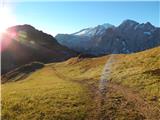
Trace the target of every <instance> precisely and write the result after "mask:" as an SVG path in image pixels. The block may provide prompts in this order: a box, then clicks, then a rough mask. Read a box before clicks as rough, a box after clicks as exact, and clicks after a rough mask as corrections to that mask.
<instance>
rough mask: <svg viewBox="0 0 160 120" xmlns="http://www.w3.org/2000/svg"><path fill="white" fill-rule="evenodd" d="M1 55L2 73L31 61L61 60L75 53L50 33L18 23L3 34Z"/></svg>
mask: <svg viewBox="0 0 160 120" xmlns="http://www.w3.org/2000/svg"><path fill="white" fill-rule="evenodd" d="M1 55H2V57H1V58H2V68H1V69H2V74H3V73H6V72H8V71H10V70H12V69H13V68H16V67H18V66H21V65H24V64H27V63H30V62H33V61H40V62H44V63H48V62H57V61H63V60H66V59H68V58H70V57H72V56H75V55H76V53H75V52H74V51H72V50H70V49H68V48H67V47H64V46H62V45H60V44H59V43H58V42H57V41H56V39H55V38H53V37H52V36H51V35H48V34H46V33H43V32H42V31H39V30H36V29H35V28H34V27H32V26H30V25H18V26H14V27H11V28H9V29H8V30H7V32H6V33H5V34H4V35H3V37H2V40H1Z"/></svg>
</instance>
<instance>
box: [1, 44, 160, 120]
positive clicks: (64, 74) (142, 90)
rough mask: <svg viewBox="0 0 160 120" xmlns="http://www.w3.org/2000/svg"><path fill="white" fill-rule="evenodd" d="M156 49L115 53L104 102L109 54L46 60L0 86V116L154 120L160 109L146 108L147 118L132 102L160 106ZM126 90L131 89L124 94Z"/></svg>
mask: <svg viewBox="0 0 160 120" xmlns="http://www.w3.org/2000/svg"><path fill="white" fill-rule="evenodd" d="M159 51H160V47H158V48H154V49H151V50H148V51H144V52H140V53H136V54H130V55H114V56H115V57H114V58H115V59H116V63H114V64H113V66H112V69H111V74H110V78H109V79H108V80H110V82H108V84H109V85H108V88H107V93H106V95H105V96H104V101H103V104H101V103H102V98H100V97H99V94H98V93H97V92H98V91H99V88H98V87H99V81H100V77H101V75H102V70H103V68H104V65H105V63H106V62H107V60H108V58H109V57H110V56H103V57H97V58H84V59H83V58H72V59H69V60H67V61H65V62H60V63H52V64H46V65H45V66H44V67H43V68H42V69H40V70H37V71H36V72H32V73H31V74H30V75H29V76H27V77H26V78H24V79H22V80H19V81H16V82H14V81H12V82H7V83H5V84H2V115H1V116H2V119H5V120H11V119H12V120H28V119H32V120H86V119H87V120H88V119H89V120H97V119H100V118H104V119H111V120H126V119H127V120H143V119H147V118H149V120H158V118H159V117H160V114H159V112H157V111H155V112H154V111H152V112H151V111H150V112H151V113H153V114H151V115H150V116H149V117H148V116H147V114H149V113H148V111H146V114H145V109H144V108H143V107H142V108H141V105H140V107H138V106H139V104H141V103H142V105H143V101H142V102H141V101H140V102H139V103H138V102H137V103H136V102H135V101H136V100H138V99H139V98H142V99H144V100H145V102H146V103H147V105H149V104H156V105H157V106H156V108H157V107H159V106H160V104H159V103H160V101H159V100H160V74H159V69H160V54H159ZM110 83H111V84H110ZM116 84H117V85H116ZM117 86H120V87H117ZM128 90H129V91H130V92H126V91H128ZM125 93H126V94H129V95H128V96H127V95H125ZM134 93H136V94H134ZM136 96H138V98H136ZM132 97H133V98H134V97H135V100H132ZM158 104H159V105H158ZM144 107H145V106H144ZM151 107H152V106H151ZM153 109H154V107H153Z"/></svg>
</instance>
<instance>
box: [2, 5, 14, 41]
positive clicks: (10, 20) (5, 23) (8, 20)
mask: <svg viewBox="0 0 160 120" xmlns="http://www.w3.org/2000/svg"><path fill="white" fill-rule="evenodd" d="M15 23H16V21H15V17H14V15H13V14H12V12H11V9H10V8H9V7H5V6H4V7H1V8H0V38H1V37H2V34H3V33H5V32H6V29H7V28H8V27H11V26H13V25H15Z"/></svg>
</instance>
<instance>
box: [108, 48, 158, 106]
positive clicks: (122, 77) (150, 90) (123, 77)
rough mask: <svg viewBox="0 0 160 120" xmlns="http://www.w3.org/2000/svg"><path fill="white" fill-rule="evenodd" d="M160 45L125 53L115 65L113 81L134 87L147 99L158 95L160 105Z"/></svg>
mask: <svg viewBox="0 0 160 120" xmlns="http://www.w3.org/2000/svg"><path fill="white" fill-rule="evenodd" d="M159 51H160V47H159V48H154V49H151V50H148V51H144V52H140V53H136V54H131V55H124V56H123V57H121V58H119V61H118V63H117V64H115V65H114V66H113V69H112V75H111V79H112V81H114V82H116V83H119V84H122V85H125V86H128V87H132V88H133V89H135V90H136V91H138V92H140V94H142V96H143V97H145V98H146V99H150V100H151V99H153V98H154V97H155V96H156V97H157V103H158V104H159V105H160V53H159Z"/></svg>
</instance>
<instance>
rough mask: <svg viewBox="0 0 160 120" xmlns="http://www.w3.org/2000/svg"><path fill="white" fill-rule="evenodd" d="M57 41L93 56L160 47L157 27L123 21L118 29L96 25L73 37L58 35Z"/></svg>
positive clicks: (159, 31) (107, 25)
mask: <svg viewBox="0 0 160 120" xmlns="http://www.w3.org/2000/svg"><path fill="white" fill-rule="evenodd" d="M55 38H56V39H57V40H58V42H59V43H60V44H62V45H65V46H67V47H69V48H71V49H73V50H75V51H78V52H82V53H85V54H92V55H97V56H99V55H104V54H111V53H132V52H138V51H142V50H145V49H148V48H153V47H156V46H159V45H160V28H158V27H155V26H153V25H152V24H151V23H149V22H147V23H142V24H140V23H138V22H136V21H133V20H125V21H123V22H122V23H121V24H120V25H119V26H117V27H115V26H113V25H110V24H103V25H98V26H97V27H94V28H87V29H83V30H81V31H79V32H76V33H73V34H58V35H57V36H56V37H55Z"/></svg>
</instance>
